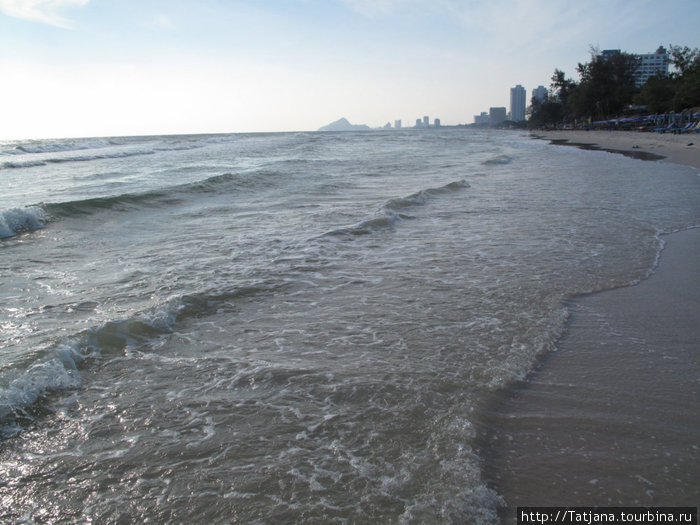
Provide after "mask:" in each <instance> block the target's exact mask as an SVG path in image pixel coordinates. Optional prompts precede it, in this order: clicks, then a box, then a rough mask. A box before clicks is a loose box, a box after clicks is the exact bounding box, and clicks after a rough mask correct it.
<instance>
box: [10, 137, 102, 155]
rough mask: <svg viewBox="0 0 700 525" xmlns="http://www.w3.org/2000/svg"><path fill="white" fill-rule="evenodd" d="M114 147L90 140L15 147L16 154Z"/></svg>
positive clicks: (100, 141)
mask: <svg viewBox="0 0 700 525" xmlns="http://www.w3.org/2000/svg"><path fill="white" fill-rule="evenodd" d="M112 145H114V142H112V141H110V140H105V139H89V140H84V141H79V140H71V141H63V140H62V141H56V142H53V141H39V142H27V143H22V144H18V145H16V146H15V147H14V149H13V150H11V151H13V152H14V153H18V154H21V153H57V152H63V151H75V150H86V149H97V148H106V147H109V146H112Z"/></svg>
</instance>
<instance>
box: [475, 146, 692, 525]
mask: <svg viewBox="0 0 700 525" xmlns="http://www.w3.org/2000/svg"><path fill="white" fill-rule="evenodd" d="M617 133H619V132H617ZM581 134H584V136H583V137H582V136H580V135H581ZM605 135H610V133H608V132H559V133H557V134H556V135H554V134H547V136H546V138H547V139H550V140H557V139H562V138H568V140H570V141H571V142H579V141H582V140H583V139H584V138H586V139H588V142H587V144H592V143H595V144H598V145H599V146H600V147H601V149H603V148H606V149H611V150H618V149H623V148H630V150H631V149H632V148H631V146H633V145H634V143H633V142H632V141H631V138H633V137H630V136H629V135H634V136H635V137H637V138H639V137H640V135H642V134H639V133H629V134H628V133H624V135H628V136H626V137H624V136H622V135H621V136H620V137H619V138H618V139H617V140H616V141H613V140H601V139H605V138H606V137H605ZM538 138H542V137H538ZM698 138H700V137H698ZM649 140H653V141H654V142H653V144H652V143H651V142H650V143H649V144H645V143H644V141H642V140H637V141H634V142H635V143H637V144H638V145H639V146H640V147H639V148H634V150H641V149H642V146H644V147H645V148H646V149H645V150H642V151H649V152H652V153H658V154H662V155H664V157H666V159H672V160H673V161H674V162H676V163H679V164H686V165H690V166H695V167H697V168H700V154H699V153H698V150H697V149H694V147H693V146H687V145H686V146H683V145H682V141H679V140H677V139H675V140H672V139H669V137H666V139H663V138H662V139H658V138H657V137H650V138H649ZM684 140H687V137H685V138H684ZM688 142H693V140H692V139H691V140H688ZM698 142H699V143H700V140H698ZM579 143H581V144H586V143H585V142H579ZM652 146H653V147H652ZM663 239H664V241H665V247H664V250H663V251H662V254H661V257H660V260H659V265H658V267H657V269H656V271H655V272H654V273H653V274H652V276H651V277H649V278H648V279H646V280H644V281H642V282H641V283H639V284H638V285H635V286H630V287H626V288H619V289H615V290H608V291H604V292H600V293H596V294H592V295H588V296H583V297H579V298H575V299H573V300H572V301H570V303H569V304H568V305H567V306H568V307H569V310H570V312H571V319H570V321H569V324H568V328H567V331H566V333H565V335H564V336H563V337H562V339H561V340H560V341H559V343H558V345H557V351H556V352H553V353H551V354H549V355H547V356H545V357H544V358H543V360H542V361H541V363H540V364H539V367H538V369H537V370H536V371H535V372H533V373H532V374H531V375H530V377H528V378H527V380H525V381H523V382H522V383H520V384H519V385H517V386H516V387H515V388H513V389H511V390H510V391H509V392H507V393H506V394H504V395H500V396H496V398H495V399H494V401H493V406H492V407H490V410H488V411H487V415H486V416H485V418H484V420H483V422H482V423H483V427H482V432H481V434H482V448H483V450H482V453H483V457H484V458H485V465H484V471H485V472H486V476H487V481H488V483H489V484H490V486H492V487H493V488H494V489H496V491H497V492H498V493H499V494H501V495H502V496H503V499H504V505H505V506H504V507H503V509H502V512H501V517H502V520H503V523H513V522H514V521H515V516H516V507H518V506H561V505H567V506H696V505H697V504H698V494H700V461H698V459H699V457H700V418H698V413H700V412H699V410H698V409H699V408H700V394H699V393H698V378H700V262H699V261H700V229H699V228H696V229H690V230H686V231H683V232H679V233H675V234H671V235H666V236H664V237H663Z"/></svg>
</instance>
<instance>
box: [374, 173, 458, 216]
mask: <svg viewBox="0 0 700 525" xmlns="http://www.w3.org/2000/svg"><path fill="white" fill-rule="evenodd" d="M469 187H470V186H469V183H468V182H467V181H466V180H464V179H462V180H458V181H454V182H450V183H449V184H445V185H444V186H440V187H439V188H428V189H425V190H420V191H417V192H416V193H414V194H412V195H409V196H408V197H399V198H397V199H391V200H390V201H388V202H387V203H386V204H385V205H384V207H385V208H386V209H388V210H395V211H398V210H400V209H402V208H407V207H409V206H422V205H424V204H426V203H427V202H428V200H430V199H431V198H433V197H437V196H438V195H441V194H444V193H449V192H452V191H459V190H462V189H464V188H469Z"/></svg>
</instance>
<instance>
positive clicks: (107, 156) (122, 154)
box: [0, 149, 155, 169]
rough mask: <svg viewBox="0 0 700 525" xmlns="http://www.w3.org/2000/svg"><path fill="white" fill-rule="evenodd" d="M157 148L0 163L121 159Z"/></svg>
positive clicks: (17, 164) (6, 166)
mask: <svg viewBox="0 0 700 525" xmlns="http://www.w3.org/2000/svg"><path fill="white" fill-rule="evenodd" d="M153 154H155V150H151V149H148V150H138V151H115V152H111V153H96V154H94V155H77V156H69V157H49V158H42V159H36V158H31V159H21V160H11V161H6V162H3V163H2V164H0V168H3V169H17V168H31V167H34V166H46V165H48V164H63V163H67V162H89V161H93V160H104V159H121V158H127V157H138V156H141V155H153Z"/></svg>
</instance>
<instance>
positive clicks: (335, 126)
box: [318, 118, 371, 131]
mask: <svg viewBox="0 0 700 525" xmlns="http://www.w3.org/2000/svg"><path fill="white" fill-rule="evenodd" d="M368 129H371V128H370V127H369V126H365V125H364V124H350V122H348V119H346V118H341V119H340V120H336V121H335V122H331V123H330V124H328V125H327V126H323V127H322V128H318V130H319V131H365V130H368Z"/></svg>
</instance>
